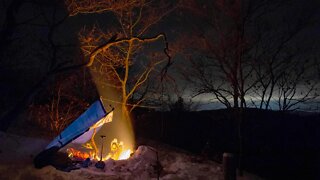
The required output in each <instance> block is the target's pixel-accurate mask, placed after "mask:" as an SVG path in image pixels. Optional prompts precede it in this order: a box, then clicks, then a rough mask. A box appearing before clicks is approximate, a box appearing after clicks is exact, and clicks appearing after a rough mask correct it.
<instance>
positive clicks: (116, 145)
mask: <svg viewBox="0 0 320 180" xmlns="http://www.w3.org/2000/svg"><path fill="white" fill-rule="evenodd" d="M82 147H83V149H84V150H83V151H81V150H77V149H75V148H73V147H70V148H67V149H66V152H67V153H68V157H69V158H71V159H77V160H85V159H87V158H90V159H91V160H97V161H100V160H101V161H106V160H108V159H113V160H124V159H128V158H129V157H130V155H131V154H132V152H133V151H132V150H131V149H125V146H124V143H123V142H122V141H119V142H118V140H117V139H116V138H114V139H113V140H112V141H111V143H110V149H109V151H107V152H108V153H107V155H105V156H101V157H99V154H103V152H102V151H103V148H101V150H100V151H99V150H98V148H97V146H96V144H95V142H94V141H93V142H91V143H85V144H83V145H82ZM102 147H103V142H102Z"/></svg>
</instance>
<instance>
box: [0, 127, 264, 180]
mask: <svg viewBox="0 0 320 180" xmlns="http://www.w3.org/2000/svg"><path fill="white" fill-rule="evenodd" d="M138 142H139V141H138ZM48 143H49V142H48V141H47V140H43V139H40V138H29V137H22V136H17V135H13V134H6V133H0V159H1V160H0V179H1V180H7V179H8V180H13V179H25V180H41V179H46V180H47V179H48V180H51V179H52V180H64V179H70V180H71V179H95V180H96V179H97V180H99V179H110V180H113V179H117V180H119V179H129V180H131V179H141V180H144V179H146V180H148V179H157V178H158V175H159V176H160V179H164V180H165V179H173V180H179V179H181V180H188V179H190V180H193V179H194V180H198V179H199V180H206V179H208V180H209V179H210V180H215V179H217V180H220V179H221V180H222V179H223V171H222V166H221V165H220V164H217V163H215V162H212V161H209V160H206V159H204V158H202V157H199V156H194V155H191V154H189V153H187V152H184V151H182V150H179V149H176V148H173V147H170V146H168V145H164V144H161V143H158V142H154V141H146V140H140V142H139V144H144V145H141V146H139V147H138V149H137V151H136V152H135V154H134V155H133V156H132V157H131V158H130V159H128V160H123V161H113V160H108V161H106V166H105V169H104V170H100V169H96V168H95V167H94V166H90V167H89V168H81V169H78V170H73V171H71V172H63V171H59V170H56V169H55V168H54V167H52V166H47V167H44V168H42V169H36V168H34V167H33V164H32V160H33V158H34V156H36V155H37V154H38V153H39V152H40V151H42V150H43V149H44V147H45V146H46V145H47V144H48ZM156 152H158V156H157V153H156ZM157 159H158V161H159V162H160V164H161V166H157ZM159 167H161V168H159ZM238 179H248V180H255V179H257V180H258V179H260V178H258V177H256V176H254V175H251V174H247V173H245V175H244V176H243V177H238Z"/></svg>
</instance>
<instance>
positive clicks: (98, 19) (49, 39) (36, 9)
mask: <svg viewBox="0 0 320 180" xmlns="http://www.w3.org/2000/svg"><path fill="white" fill-rule="evenodd" d="M39 2H40V1H39ZM216 2H224V1H216ZM232 2H233V1H230V3H231V4H232ZM235 2H236V1H235ZM248 2H249V1H248ZM248 2H247V1H243V7H246V8H248V6H247V5H248ZM175 3H177V2H175ZM175 3H173V4H174V5H173V6H176V9H175V10H174V11H172V12H170V13H169V14H167V15H166V16H165V17H163V19H161V21H159V22H158V23H157V24H155V25H154V26H153V28H151V30H150V31H149V32H148V33H149V34H146V36H147V35H154V34H156V33H157V32H165V33H166V34H167V36H168V41H169V47H171V48H172V50H171V53H172V55H173V64H172V65H171V66H170V68H169V70H168V74H167V76H168V78H167V81H164V84H166V85H165V87H166V88H165V91H166V92H165V93H166V94H168V95H170V96H171V97H170V98H171V100H173V101H174V100H175V99H177V97H179V96H181V97H183V98H184V99H185V101H186V102H189V99H190V98H191V99H192V101H194V102H196V103H195V104H199V103H200V107H201V108H200V109H198V110H201V109H208V108H220V107H222V108H224V107H225V106H223V105H221V104H220V103H219V102H218V101H217V99H216V97H215V96H214V95H213V94H212V93H210V92H204V93H202V94H201V95H200V96H195V95H196V94H199V91H200V90H199V89H201V88H200V87H198V86H197V85H199V83H197V82H194V81H197V78H194V77H193V76H194V75H195V74H196V73H195V72H194V69H193V65H192V63H191V62H190V61H191V60H193V61H195V60H196V59H198V58H200V59H201V61H204V62H216V61H213V60H210V58H208V57H212V56H215V54H214V53H213V51H212V50H210V49H201V48H202V47H201V46H198V44H197V43H199V41H200V42H205V41H206V42H209V43H212V45H218V44H219V43H218V41H219V34H218V32H217V31H216V29H215V28H216V27H215V26H214V25H213V24H214V23H213V20H214V18H212V17H215V16H216V15H217V16H216V17H219V18H220V22H219V23H220V25H221V26H223V28H225V29H226V30H225V32H226V34H227V33H228V32H230V33H231V32H232V31H233V30H234V29H233V28H232V25H231V24H232V22H231V21H230V19H228V17H226V16H223V15H221V11H219V10H217V9H215V8H217V7H216V6H214V5H216V4H215V3H214V2H212V1H197V2H196V4H197V6H192V3H194V2H193V1H182V2H181V3H180V4H175ZM259 3H262V4H267V5H266V7H265V9H263V8H261V9H260V10H258V11H257V13H256V15H252V19H250V20H249V21H248V23H247V24H245V26H246V28H245V29H246V31H245V32H244V33H245V36H246V38H247V42H248V44H250V43H251V44H250V46H253V47H250V48H248V51H246V52H245V53H246V55H245V57H246V58H248V59H250V57H252V56H254V55H253V54H254V51H255V52H262V51H264V50H267V51H270V52H266V55H265V58H261V61H267V59H268V58H271V55H272V53H274V52H275V51H276V48H277V45H276V43H275V45H274V46H273V47H272V45H271V44H272V43H274V42H276V41H277V40H279V39H281V38H286V35H288V34H289V33H290V32H291V31H294V28H295V26H301V30H299V31H301V32H299V33H297V35H295V37H293V38H292V40H291V39H290V42H288V43H287V44H286V47H285V48H284V49H283V50H281V53H283V54H282V55H281V56H283V57H284V56H286V55H288V54H292V55H293V56H294V58H295V59H296V60H297V59H298V61H300V62H303V61H306V60H307V59H308V61H310V63H311V62H312V63H314V64H313V66H314V68H311V69H310V70H308V73H309V75H307V77H306V78H307V79H308V80H310V81H312V83H316V84H317V85H316V86H317V87H319V78H320V77H319V72H318V71H319V52H320V51H319V47H320V46H319V42H320V41H319V40H320V39H319V38H320V36H319V34H320V25H319V20H320V14H319V12H320V11H319V7H320V6H319V2H318V1H316V0H314V1H308V2H306V1H303V0H294V1H285V2H283V4H281V3H278V2H277V1H274V2H273V1H268V2H267V1H263V0H261V1H256V2H254V3H252V5H253V7H254V6H258V5H259ZM217 4H218V3H217ZM222 4H223V3H222ZM190 5H191V6H190ZM0 8H1V10H0V12H1V15H0V31H1V36H0V37H1V38H2V39H1V50H0V51H1V59H0V60H1V62H0V82H1V83H0V89H1V96H2V98H1V103H0V104H1V113H0V115H1V117H3V116H4V114H6V113H7V112H8V111H10V110H12V108H13V107H15V106H16V105H17V104H19V103H20V102H21V101H22V100H21V99H23V98H25V97H26V96H29V95H30V91H31V92H32V91H34V90H33V89H32V88H33V87H34V86H35V85H37V83H39V82H40V81H42V80H43V78H46V77H48V76H50V78H48V79H50V80H49V81H48V83H45V84H44V85H43V87H46V86H48V84H52V82H53V81H54V79H55V76H51V74H50V73H52V72H51V70H52V67H53V66H56V65H57V64H59V63H61V62H66V64H68V65H72V64H79V63H82V62H84V61H86V60H87V59H86V57H83V56H82V55H81V51H80V49H79V41H78V33H79V31H80V30H81V29H82V28H83V27H86V28H90V27H92V26H93V25H97V26H98V27H100V28H101V29H107V30H108V29H112V27H113V26H118V25H117V21H116V20H115V18H114V16H113V14H112V13H110V12H109V13H105V14H96V13H95V14H80V15H76V16H72V17H67V16H68V12H67V11H66V8H65V7H64V4H63V3H62V2H59V1H57V2H56V1H41V3H37V0H34V1H30V2H29V1H28V2H24V1H19V0H4V1H2V2H1V4H0ZM154 8H156V7H154ZM197 8H198V9H197ZM60 21H61V22H60ZM297 23H301V24H299V25H297ZM257 25H259V28H261V29H259V30H261V31H263V35H264V36H263V37H261V38H262V41H261V43H260V44H259V47H258V45H257V43H256V40H257V38H258V33H257V30H258V28H257ZM255 26H256V27H255ZM52 27H54V29H50V28H52ZM52 30H53V31H52ZM52 43H53V44H52ZM159 44H161V43H159ZM202 44H203V43H202ZM229 45H230V44H229ZM159 46H161V45H159ZM272 48H275V49H272ZM230 49H232V48H230ZM54 51H56V52H54ZM250 51H251V52H250ZM269 55H270V56H269ZM54 58H55V59H56V60H54ZM206 58H208V59H207V60H206ZM251 59H253V58H251ZM296 60H295V61H296ZM54 63H56V64H54ZM262 64H263V63H262ZM251 65H252V64H251ZM297 65H299V63H297ZM317 66H318V69H317V68H316V67H317ZM261 68H262V69H267V67H264V66H263V65H262V66H261ZM159 69H160V68H159ZM317 70H318V71H317ZM205 71H206V72H207V71H208V72H207V74H206V75H208V77H211V79H212V80H213V79H217V78H219V77H220V76H223V73H221V71H220V72H219V70H217V69H216V67H215V68H213V69H210V68H208V69H206V70H205ZM61 74H63V73H61ZM186 76H188V77H187V79H186V78H185V77H186ZM253 76H255V75H253ZM289 76H290V75H289ZM152 77H153V78H155V80H154V81H153V82H157V81H156V78H157V75H154V76H152ZM224 78H225V77H223V78H221V79H218V80H215V82H214V83H213V84H215V83H216V84H215V85H220V84H221V82H223V81H226V80H225V79H224ZM188 79H192V82H190V81H189V80H188ZM46 81H47V80H46ZM253 81H254V80H249V81H248V82H250V83H252V82H253ZM304 82H306V80H301V81H299V84H303V83H304ZM155 84H158V85H154V88H157V87H159V83H155ZM172 84H174V85H172ZM222 86H223V88H226V86H229V85H226V84H224V85H222ZM222 86H221V87H222ZM43 87H42V88H43ZM172 87H175V88H172ZM227 88H229V87H227ZM304 88H305V87H304V86H302V85H301V86H300V85H299V86H298V87H297V89H298V90H299V92H300V91H302V92H303V91H305V90H304ZM229 90H230V89H229ZM39 93H40V92H39ZM154 93H157V92H156V91H155V92H154ZM316 93H318V94H319V90H318V89H314V90H313V92H312V94H313V95H314V94H316ZM35 94H37V93H35ZM274 95H275V96H274V97H273V98H272V99H271V101H272V102H273V101H274V102H275V104H273V105H271V107H270V108H271V109H277V104H276V101H277V98H278V97H277V96H278V92H276V90H275V92H274ZM227 97H228V98H231V97H230V95H227ZM246 98H247V102H248V103H247V106H248V107H255V106H254V105H253V103H252V102H255V101H259V98H257V96H256V95H255V93H254V92H250V93H248V96H246ZM167 100H169V99H167ZM318 100H319V98H315V99H312V100H310V102H311V104H312V109H315V108H317V106H319V105H318V104H317V103H318ZM30 102H33V101H32V100H31V101H29V102H28V103H27V104H30ZM210 102H213V105H212V104H210ZM231 102H232V101H231ZM208 103H209V104H208ZM303 107H307V108H309V107H310V108H311V105H303ZM318 110H319V108H318Z"/></svg>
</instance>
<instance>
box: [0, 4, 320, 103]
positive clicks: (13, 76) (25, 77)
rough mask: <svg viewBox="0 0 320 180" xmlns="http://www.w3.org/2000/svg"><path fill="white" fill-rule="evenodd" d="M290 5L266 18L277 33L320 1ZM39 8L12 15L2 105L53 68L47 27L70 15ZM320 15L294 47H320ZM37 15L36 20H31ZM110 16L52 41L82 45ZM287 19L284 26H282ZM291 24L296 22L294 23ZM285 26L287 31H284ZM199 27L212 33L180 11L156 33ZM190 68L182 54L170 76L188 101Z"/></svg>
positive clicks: (78, 21) (0, 20) (66, 29)
mask: <svg viewBox="0 0 320 180" xmlns="http://www.w3.org/2000/svg"><path fill="white" fill-rule="evenodd" d="M11 2H12V1H11V0H5V1H3V2H2V3H1V14H0V28H1V32H2V33H3V31H4V30H5V29H6V28H7V25H8V24H7V23H9V24H10V22H6V18H7V17H8V16H7V14H6V12H8V10H9V9H8V7H9V5H10V3H11ZM43 2H44V1H43ZM186 2H188V1H186ZM275 2H276V1H275ZM289 2H290V3H289V5H287V6H283V7H282V8H280V9H278V10H275V11H276V12H272V10H274V9H270V16H265V18H267V19H268V18H271V19H272V21H270V22H273V23H274V25H270V26H271V27H272V28H274V30H275V29H279V31H280V29H282V28H287V27H286V26H287V25H288V24H289V25H290V24H294V22H295V21H296V20H297V19H298V18H299V17H303V16H304V15H305V14H306V13H308V12H310V11H311V10H314V9H319V2H318V1H316V0H314V1H308V2H305V1H303V0H295V1H289ZM202 3H204V4H206V3H208V5H207V7H209V8H210V6H211V4H212V2H211V1H202ZM40 9H41V8H39V7H38V6H37V5H34V4H32V3H31V4H30V3H24V4H23V5H22V6H21V7H20V8H18V9H16V10H15V11H14V12H13V16H14V17H15V19H16V22H15V24H14V27H13V28H12V29H11V31H13V35H12V37H10V44H8V45H7V46H6V47H5V48H6V50H5V51H4V52H5V56H3V57H2V58H1V66H0V75H1V78H0V80H1V86H0V89H1V94H3V95H4V96H5V98H3V99H2V101H1V104H11V103H12V104H14V102H15V101H17V100H18V99H19V98H21V97H23V95H24V94H25V93H26V92H27V90H28V89H29V88H30V87H31V86H32V85H33V84H35V83H36V82H37V81H38V80H40V79H41V77H42V76H44V75H45V73H46V71H47V69H48V66H49V64H48V61H49V60H50V55H48V54H50V53H51V52H52V50H51V49H50V43H49V44H48V41H47V37H48V33H49V31H50V29H49V28H48V27H46V25H47V24H50V23H52V22H53V21H55V22H57V21H59V19H61V18H63V16H64V15H66V12H65V9H64V8H63V7H61V6H60V5H59V6H58V9H57V13H56V16H55V17H54V18H55V19H54V20H53V19H52V18H53V16H52V13H53V12H54V11H53V8H51V7H46V8H44V9H45V10H44V11H45V12H44V14H41V13H40V14H39V12H40V11H39V10H40ZM319 12H320V11H316V14H315V15H314V16H313V17H315V19H316V21H315V22H314V24H313V25H312V26H310V28H305V29H304V30H303V32H302V33H300V35H299V36H298V37H297V38H296V40H295V41H293V42H292V43H293V45H294V44H296V45H303V47H307V45H308V44H309V43H310V42H312V43H316V46H314V47H315V49H318V48H319V42H320V41H319V38H320V35H319V34H320V25H319V19H320V17H319V16H320V13H319ZM283 14H286V16H285V18H284V19H281V17H283ZM33 17H34V19H30V18H33ZM44 17H46V18H47V19H46V18H44ZM110 17H111V14H90V15H78V16H75V17H69V18H67V19H66V21H63V23H62V24H61V25H59V27H58V28H57V30H56V31H55V33H54V35H53V36H54V38H53V39H54V41H55V43H57V44H67V45H78V42H77V33H78V31H79V29H81V28H82V27H83V26H86V27H90V26H92V25H93V24H100V27H102V28H108V27H109V26H112V25H113V24H115V23H116V21H115V20H114V19H112V18H110ZM282 21H284V22H285V23H282ZM290 21H292V22H293V23H290ZM287 22H289V23H287ZM202 25H203V26H202ZM282 25H283V27H281V26H282ZM200 26H202V27H200ZM197 27H199V29H201V31H203V30H204V31H210V30H211V29H210V28H208V27H207V25H206V22H205V21H204V20H203V19H201V18H200V19H197V18H196V17H195V16H194V15H192V13H190V11H189V10H188V9H178V10H176V11H175V12H173V13H172V14H170V15H168V17H166V18H164V20H163V21H160V23H159V24H157V25H155V28H154V30H153V32H156V31H161V32H166V33H167V34H168V36H169V38H170V39H169V40H171V41H173V40H175V39H176V38H178V37H179V36H180V35H181V34H183V33H187V34H189V35H195V36H197V35H198V34H199V32H201V31H198V30H197ZM304 44H306V45H304ZM76 49H77V47H76V46H75V47H71V48H69V49H67V50H66V51H63V52H62V51H61V52H60V54H58V56H59V58H62V57H64V56H66V57H68V58H72V55H73V54H74V52H77V50H76ZM305 52H307V51H305ZM315 52H317V50H312V52H311V51H310V52H308V53H312V54H308V53H307V55H306V56H308V55H310V56H311V55H312V56H313V55H314V56H317V57H318V54H315ZM301 53H302V52H301ZM64 58H65V57H64ZM187 64H188V63H187V61H186V60H185V59H183V58H182V57H181V56H179V57H178V58H176V59H175V63H174V64H173V65H172V67H171V69H170V70H169V73H171V74H170V75H171V76H173V77H176V82H177V85H178V87H179V86H180V87H179V88H180V89H179V91H180V92H181V93H180V94H182V96H184V97H186V98H188V97H190V94H192V92H193V91H194V88H193V87H190V86H188V87H186V86H185V84H187V83H186V82H185V81H184V80H183V78H182V77H181V74H180V73H179V72H177V70H179V69H181V66H182V67H183V66H185V65H187ZM314 78H318V79H319V77H316V76H315V77H314ZM171 93H172V92H171ZM209 99H212V98H210V95H207V96H204V98H200V99H195V100H196V101H208V100H209ZM10 102H11V103H10ZM1 107H2V106H1Z"/></svg>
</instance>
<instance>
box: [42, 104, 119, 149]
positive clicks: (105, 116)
mask: <svg viewBox="0 0 320 180" xmlns="http://www.w3.org/2000/svg"><path fill="white" fill-rule="evenodd" d="M112 116H113V112H112V111H111V112H109V113H107V112H106V110H105V109H104V107H103V104H102V101H101V100H98V101H96V102H94V103H93V104H92V105H91V106H90V107H89V108H88V109H87V110H86V111H85V112H84V113H83V114H81V115H80V116H79V118H78V119H76V120H75V121H73V122H72V123H71V124H70V125H69V126H68V127H67V128H66V129H64V130H63V131H62V132H61V133H60V134H59V135H58V136H57V137H56V138H55V139H54V140H53V141H52V142H51V143H50V144H49V145H48V146H47V147H46V149H49V148H51V147H54V146H56V147H59V149H60V148H62V147H64V146H65V145H67V144H69V143H70V142H72V143H77V144H82V143H85V142H87V141H88V140H90V138H91V137H92V134H93V129H96V131H99V130H100V128H101V126H102V125H103V124H105V123H108V122H111V121H112Z"/></svg>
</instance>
